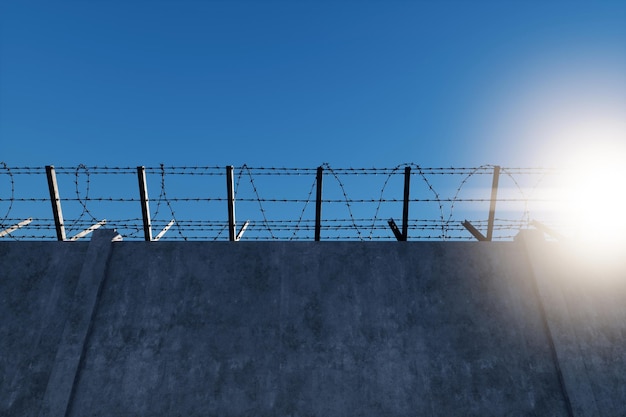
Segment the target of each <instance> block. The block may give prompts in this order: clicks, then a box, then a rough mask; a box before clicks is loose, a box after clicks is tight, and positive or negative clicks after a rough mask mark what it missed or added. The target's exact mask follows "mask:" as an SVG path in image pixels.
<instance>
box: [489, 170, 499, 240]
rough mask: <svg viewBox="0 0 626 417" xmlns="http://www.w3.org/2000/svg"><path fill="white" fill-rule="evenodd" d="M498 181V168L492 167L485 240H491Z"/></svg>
mask: <svg viewBox="0 0 626 417" xmlns="http://www.w3.org/2000/svg"><path fill="white" fill-rule="evenodd" d="M499 179H500V167H499V166H498V165H496V166H495V167H493V182H492V183H491V204H490V206H489V219H488V220H487V240H489V241H491V240H492V238H493V222H494V219H495V216H496V200H497V198H498V181H499Z"/></svg>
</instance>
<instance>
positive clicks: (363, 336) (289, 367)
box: [0, 241, 626, 416]
mask: <svg viewBox="0 0 626 417" xmlns="http://www.w3.org/2000/svg"><path fill="white" fill-rule="evenodd" d="M21 244H22V245H41V246H40V247H41V248H45V249H42V251H48V252H49V255H48V259H47V261H46V260H45V259H43V260H41V262H42V266H41V267H40V268H39V270H42V271H44V272H40V273H38V274H35V272H33V271H34V270H33V271H31V270H30V269H26V270H24V272H23V273H22V274H26V275H28V277H29V279H31V278H30V277H31V276H34V275H37V276H40V278H38V280H37V282H38V284H37V285H38V288H41V291H39V292H35V293H33V292H29V291H22V292H19V291H16V290H14V289H13V288H14V287H15V288H18V287H19V285H18V284H17V283H15V282H14V281H19V279H20V277H21V274H19V273H11V274H9V275H8V276H7V277H6V279H5V278H4V277H3V279H2V282H1V283H0V285H2V287H0V290H3V293H2V294H3V295H4V294H5V291H4V290H5V288H6V289H8V290H9V291H10V293H9V294H11V295H10V297H9V298H5V297H4V296H3V297H2V305H0V309H1V310H0V313H2V320H3V321H2V328H1V329H0V331H1V332H2V333H0V334H1V335H2V336H3V341H1V342H0V349H2V350H1V351H0V358H2V359H1V360H2V362H0V363H1V364H2V366H3V368H2V369H0V370H2V378H3V379H2V382H4V381H5V380H7V379H10V380H11V381H14V382H12V383H11V384H9V385H6V384H5V383H2V385H1V388H0V390H1V396H0V400H2V402H1V403H0V407H1V408H0V414H2V413H4V414H6V415H37V410H39V407H40V406H41V403H42V397H43V392H44V391H45V389H46V384H47V382H48V378H49V377H50V373H51V369H53V364H52V363H51V362H54V361H56V362H58V361H60V360H63V358H59V357H58V353H57V350H58V349H57V345H58V344H59V343H61V342H60V334H61V332H62V331H63V328H64V326H65V324H64V323H65V321H66V320H67V319H68V317H66V316H62V315H59V322H58V323H57V324H56V327H55V328H54V335H56V338H54V340H52V342H54V343H48V344H47V345H46V346H45V349H43V347H40V348H39V349H40V350H41V349H43V350H45V353H39V354H38V355H39V356H36V355H35V354H34V353H32V352H33V350H32V349H31V350H30V351H29V350H28V349H23V347H24V346H29V345H30V344H31V343H32V342H31V341H30V339H31V338H32V336H31V335H30V333H29V332H28V331H27V330H26V329H27V328H29V327H32V326H42V325H43V324H42V323H44V322H45V321H46V320H48V321H50V319H49V317H48V316H46V315H43V314H40V315H37V314H34V313H32V312H29V313H28V314H26V313H24V311H28V310H27V308H28V307H27V306H28V304H29V301H28V300H29V299H30V298H33V297H34V298H36V302H45V303H50V300H48V299H47V297H48V295H47V294H46V288H53V287H54V286H58V285H61V284H60V283H58V282H57V281H58V280H60V279H59V278H58V275H59V272H58V271H59V268H60V263H59V262H60V261H59V260H58V259H57V260H56V261H53V259H52V258H55V256H56V257H57V258H61V253H60V252H57V251H59V250H61V249H63V248H71V249H63V250H66V251H67V250H76V256H85V252H86V246H85V245H84V244H82V243H81V244H56V243H45V244H42V243H38V244H34V243H21ZM533 244H535V245H542V248H543V247H544V246H545V247H546V248H548V247H551V245H547V244H546V243H545V242H538V243H533ZM15 245H18V244H17V243H12V242H11V243H2V244H1V245H0V255H1V256H0V267H1V268H2V270H3V271H4V270H7V265H9V264H11V263H16V262H17V263H20V262H23V261H22V259H30V258H29V255H28V253H30V252H29V250H27V249H25V248H26V247H27V246H23V247H22V248H21V249H13V248H14V247H16V246H15ZM527 249H528V242H527V241H520V242H500V243H487V242H376V243H372V242H364V243H358V242H321V243H320V242H171V243H170V242H116V243H113V244H112V253H111V255H110V257H109V260H108V263H107V266H106V277H105V278H104V279H103V282H104V283H103V287H102V290H101V292H100V296H99V298H98V300H97V303H96V307H95V313H94V315H93V318H92V319H90V321H91V330H90V331H89V334H88V337H87V339H86V343H85V345H84V347H83V355H82V360H81V362H80V366H79V369H78V372H77V375H76V378H75V380H74V383H73V388H72V395H71V400H70V402H69V409H68V411H67V415H68V416H85V415H89V416H110V415H120V416H121V415H124V416H126V415H132V416H152V415H161V416H182V415H185V416H187V415H189V416H265V415H266V416H270V415H271V416H415V415H440V416H449V415H464V416H473V415H474V416H489V415H493V416H505V415H511V416H518V415H519V416H532V415H536V416H546V415H550V416H567V415H568V407H567V403H566V400H565V398H566V395H567V394H568V393H569V394H570V397H571V392H574V391H575V389H577V388H576V385H575V384H573V383H572V382H571V381H575V379H576V378H579V376H578V374H576V375H574V374H571V371H570V370H571V369H573V368H571V365H568V363H570V362H571V363H576V361H584V363H585V368H586V369H587V372H586V373H585V374H584V375H583V376H582V377H580V378H586V379H585V381H586V382H585V383H586V384H588V386H590V387H591V390H592V391H593V394H594V397H593V401H592V400H590V399H589V398H583V399H582V400H580V401H579V403H580V407H582V408H580V409H579V408H576V410H577V413H578V414H579V415H593V414H594V413H595V411H594V410H596V409H597V410H600V412H603V411H607V412H606V413H603V415H620V414H622V415H623V414H624V413H623V412H619V410H620V408H619V407H620V405H621V404H623V403H625V401H624V399H625V398H626V396H625V393H624V392H623V390H624V388H623V387H624V386H626V381H625V379H626V378H625V377H624V375H626V373H625V372H624V371H626V361H625V360H624V355H623V353H622V347H623V346H624V343H625V342H626V332H624V329H623V324H620V325H619V326H618V327H615V326H616V324H615V323H617V321H619V320H621V323H624V320H623V318H625V317H624V312H625V311H626V307H625V305H626V304H625V303H624V301H626V297H624V296H623V295H624V294H626V292H625V293H619V292H614V293H612V294H611V296H612V298H611V300H613V301H612V302H611V303H606V302H604V301H602V300H599V299H596V298H595V297H596V294H588V293H582V294H581V293H580V292H576V291H574V290H573V289H571V288H569V289H567V291H564V292H561V293H552V294H549V293H548V292H546V291H543V292H542V291H541V290H540V289H539V287H541V285H542V284H541V282H547V281H545V280H546V279H547V278H546V277H547V272H546V271H549V270H548V269H545V268H544V269H541V268H543V267H542V266H541V265H539V266H532V267H531V265H530V264H529V259H530V260H531V262H532V258H533V256H531V255H529V254H528V253H527ZM542 250H543V249H542ZM20 251H21V253H20ZM57 253H59V255H57ZM55 259H56V258H55ZM81 261H82V259H81ZM81 261H79V262H76V263H75V264H73V267H72V270H73V271H74V275H73V279H72V280H71V281H72V283H71V284H69V285H67V286H68V288H67V289H66V290H65V293H64V295H63V297H66V298H65V301H64V302H57V303H58V304H59V305H61V306H64V305H69V304H68V303H70V302H71V298H72V297H73V294H74V289H75V286H76V280H77V276H78V272H79V271H80V269H81ZM54 262H57V264H56V265H55V263H54ZM544 266H545V265H544ZM65 268H66V269H67V268H68V267H65ZM42 274H43V276H41V275H42ZM46 274H47V275H46ZM535 274H539V275H541V274H544V275H542V276H540V277H539V278H537V282H539V285H537V282H536V281H535ZM54 277H57V278H54ZM542 277H543V278H542ZM541 280H543V281H541ZM5 281H8V282H5ZM63 285H66V284H63ZM20 288H21V287H20ZM555 294H556V295H555ZM559 294H561V296H562V297H563V299H564V300H565V301H564V304H565V306H566V309H567V311H561V310H558V309H557V310H554V309H551V307H547V308H545V309H543V310H545V311H546V313H545V315H542V308H543V307H544V305H545V304H546V303H547V304H548V305H549V306H554V305H557V304H558V303H553V302H552V299H551V298H550V297H556V296H559ZM14 297H19V298H14ZM580 297H586V298H584V299H583V300H582V301H581V303H582V304H581V305H584V306H585V308H584V309H580V311H576V313H575V314H574V313H572V312H571V307H572V306H577V305H578V303H579V298H580ZM41 300H44V301H41ZM57 300H60V299H59V298H58V297H57ZM585 303H586V304H585ZM9 305H11V306H17V307H13V308H9V307H8V306H9ZM63 308H68V307H63ZM555 311H556V312H555ZM555 314H561V315H558V316H557V315H555ZM589 314H591V316H590V317H591V318H587V319H584V317H587V316H589ZM579 315H580V316H584V317H583V318H581V317H578V316H579ZM572 317H574V318H575V320H574V318H572ZM598 317H601V319H598ZM585 320H587V321H585ZM594 320H595V321H594ZM598 320H600V321H598ZM575 322H580V323H583V325H582V326H581V327H577V326H575V325H574V324H573V323H575ZM7 323H12V324H7ZM13 323H19V324H20V325H17V324H13ZM55 323H56V321H55ZM597 324H601V326H600V327H599V328H598V327H597V326H596V325H597ZM554 334H557V336H558V335H559V334H560V335H571V334H573V336H571V340H570V339H567V338H565V337H561V339H559V338H558V337H553V335H554ZM5 338H6V339H5ZM5 340H8V341H5ZM551 342H554V343H555V344H557V345H558V343H562V345H558V346H556V347H555V349H552V348H551ZM567 343H573V345H572V346H573V348H572V347H568V345H567ZM568 349H569V350H568ZM576 349H578V351H577V352H578V353H577V356H576V355H571V356H567V355H565V354H564V353H562V351H563V352H565V351H572V352H573V351H575V350H576ZM21 350H24V352H22V351H21ZM555 351H556V354H555ZM42 352H43V351H42ZM20 355H21V359H19V361H20V362H19V363H15V362H14V361H13V360H12V359H5V358H13V357H17V356H20ZM42 355H44V356H42ZM34 357H37V358H39V357H43V358H44V359H45V360H43V359H38V360H40V361H42V362H41V365H40V367H41V372H40V373H38V374H37V375H34V374H33V373H32V372H31V371H29V368H28V364H29V361H31V360H32V359H31V358H34ZM48 361H49V362H48ZM568 366H570V368H568ZM4 369H7V371H5V370H4ZM559 369H561V372H562V374H563V375H564V380H565V381H564V382H563V381H559V374H558V370H559ZM568 372H570V373H569V374H568ZM9 374H10V376H8V377H6V376H5V375H9ZM573 375H574V376H573ZM568 378H569V379H568ZM15 381H17V382H15ZM33 381H35V382H33ZM37 381H39V382H37ZM568 384H569V385H568ZM605 384H614V385H613V386H611V387H609V388H606V387H604V385H605ZM5 386H9V387H10V388H9V389H7V388H5ZM565 386H567V387H568V389H565V390H564V387H565ZM31 389H32V391H30V392H31V393H32V396H31V397H30V398H29V400H31V401H32V403H33V404H29V405H19V402H16V400H11V399H12V398H14V397H15V398H25V397H24V395H26V394H25V393H28V392H29V390H31ZM568 390H569V391H568ZM570 391H571V392H570ZM23 402H24V401H22V403H23ZM576 406H577V407H578V405H576ZM579 411H580V412H579Z"/></svg>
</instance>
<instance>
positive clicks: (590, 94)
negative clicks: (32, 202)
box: [0, 0, 626, 167]
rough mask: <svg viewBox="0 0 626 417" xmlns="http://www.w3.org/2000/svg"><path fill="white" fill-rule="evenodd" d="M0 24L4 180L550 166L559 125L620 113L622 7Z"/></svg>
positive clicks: (177, 5)
mask: <svg viewBox="0 0 626 417" xmlns="http://www.w3.org/2000/svg"><path fill="white" fill-rule="evenodd" d="M0 12H1V17H0V25H1V44H0V48H1V49H0V160H3V161H5V162H6V163H7V164H8V165H10V166H17V165H29V166H41V165H44V164H56V165H77V164H79V163H85V164H88V165H105V164H106V165H109V166H114V165H121V166H134V165H138V164H145V165H155V164H157V163H159V162H164V163H166V164H168V165H170V164H175V165H195V164H199V165H225V164H234V165H241V164H243V163H247V164H249V165H251V166H298V167H315V166H317V165H319V164H320V163H322V162H329V163H330V164H331V165H334V166H342V167H347V166H357V167H358V166H368V167H371V166H377V167H388V166H395V165H397V164H399V163H403V162H414V163H418V164H420V165H422V166H476V165H480V164H485V163H491V164H501V165H505V166H511V165H517V166H539V165H541V166H545V165H550V164H551V162H552V161H551V158H554V157H555V153H558V149H560V148H562V147H563V146H569V144H568V140H569V139H566V138H563V137H561V138H559V137H558V136H559V135H561V136H563V135H564V133H562V132H567V131H568V129H570V130H571V129H574V130H576V127H573V128H572V127H570V126H564V125H567V124H568V121H572V120H578V121H580V120H581V119H585V118H587V119H589V121H588V123H587V125H589V124H591V125H594V123H596V119H598V118H599V119H607V118H608V119H610V120H609V121H608V122H607V123H608V124H609V125H611V126H612V125H614V124H615V123H619V120H623V118H624V117H625V116H624V115H626V2H624V1H588V2H579V1H414V2H409V1H372V2H361V1H359V2H356V1H354V2H353V1H336V2H335V1H333V2H331V1H295V2H291V1H260V0H257V1H173V0H172V1H147V0H146V1H95V0H87V1H53V2H50V1H45V2H44V1H13V2H8V1H7V2H3V4H2V6H0ZM609 113H610V114H609ZM614 119H615V120H614ZM616 120H617V121H616ZM546 124H547V125H549V126H547V127H546ZM542 129H543V130H542ZM607 129H609V130H610V129H611V128H607ZM555 131H557V133H555ZM559 132H561V133H559ZM552 134H553V136H551V137H546V136H549V135H552ZM577 140H578V139H577ZM580 140H586V139H584V138H582V139H580ZM546 142H551V143H550V144H549V146H548V144H547V143H546ZM547 148H549V149H551V152H544V150H545V149H547ZM555 148H556V149H557V151H554V149H555ZM548 153H549V155H548Z"/></svg>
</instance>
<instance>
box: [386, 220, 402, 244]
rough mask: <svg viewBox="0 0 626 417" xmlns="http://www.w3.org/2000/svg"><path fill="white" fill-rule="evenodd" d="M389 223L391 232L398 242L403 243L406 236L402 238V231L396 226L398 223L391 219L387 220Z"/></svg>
mask: <svg viewBox="0 0 626 417" xmlns="http://www.w3.org/2000/svg"><path fill="white" fill-rule="evenodd" d="M387 223H388V224H389V227H391V231H392V232H393V234H394V236H395V237H396V239H397V240H398V242H403V241H404V240H405V239H404V236H402V233H401V232H400V229H398V225H397V224H396V222H395V221H394V220H393V219H389V220H387Z"/></svg>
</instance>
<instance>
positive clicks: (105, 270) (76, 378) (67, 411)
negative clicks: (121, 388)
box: [64, 242, 113, 417]
mask: <svg viewBox="0 0 626 417" xmlns="http://www.w3.org/2000/svg"><path fill="white" fill-rule="evenodd" d="M111 246H113V242H111ZM112 254H113V248H112V247H111V250H109V253H108V256H107V258H106V260H105V262H104V267H103V278H102V280H101V281H100V286H99V287H98V292H97V293H96V300H95V303H94V308H93V309H92V311H91V316H90V317H89V327H88V328H87V334H86V335H85V339H84V341H83V346H82V349H81V352H80V357H79V359H78V367H77V368H76V373H75V374H74V380H73V381H72V389H71V391H70V395H69V397H68V399H67V407H66V409H65V415H64V417H68V416H69V415H71V411H72V405H73V402H74V396H75V394H76V387H77V385H78V382H79V381H80V374H81V370H82V369H83V366H84V363H85V356H86V354H87V346H88V345H89V340H90V339H91V335H92V330H93V323H94V318H95V317H96V313H97V311H98V306H99V305H100V299H101V297H102V289H103V288H104V283H105V282H106V279H107V277H108V275H109V263H110V260H111V256H112Z"/></svg>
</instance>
